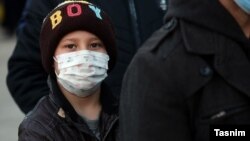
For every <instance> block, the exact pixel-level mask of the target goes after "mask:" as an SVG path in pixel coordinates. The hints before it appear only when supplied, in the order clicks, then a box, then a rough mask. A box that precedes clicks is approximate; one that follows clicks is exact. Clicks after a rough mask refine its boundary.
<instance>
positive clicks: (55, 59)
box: [53, 56, 60, 77]
mask: <svg viewBox="0 0 250 141" xmlns="http://www.w3.org/2000/svg"><path fill="white" fill-rule="evenodd" d="M53 59H54V61H55V62H56V63H57V66H58V60H57V58H56V57H55V56H53ZM58 71H60V70H58ZM55 74H56V76H57V77H58V76H59V74H60V72H59V74H58V73H57V72H56V70H55Z"/></svg>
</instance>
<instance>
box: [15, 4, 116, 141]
mask: <svg viewBox="0 0 250 141" xmlns="http://www.w3.org/2000/svg"><path fill="white" fill-rule="evenodd" d="M39 41H40V50H41V56H42V57H41V58H42V63H43V67H44V69H45V70H46V72H47V73H48V74H49V79H48V85H49V87H50V92H48V94H47V95H46V96H44V97H43V98H41V99H40V101H39V102H38V103H37V105H36V106H35V108H33V110H32V111H31V112H29V114H27V115H26V117H25V118H24V120H23V121H22V123H21V124H20V126H19V131H18V137H19V138H18V140H19V141H52V140H53V141H76V140H81V141H90V140H91V141H100V140H102V141H116V138H117V137H118V136H117V135H118V134H117V133H118V132H117V131H118V106H117V104H115V103H117V102H118V101H117V100H116V99H115V98H114V95H112V93H111V91H110V90H109V88H108V86H107V85H105V84H104V83H103V80H104V79H105V78H106V77H107V76H108V75H107V73H109V72H111V70H112V68H113V67H114V65H115V61H116V55H117V52H116V45H115V33H114V28H113V26H112V23H111V20H110V18H109V16H108V15H107V14H106V13H105V12H104V11H102V10H101V9H100V8H99V7H97V6H95V5H93V4H91V3H89V2H86V1H65V2H63V3H61V4H59V5H58V6H57V7H56V8H55V9H53V10H52V11H51V12H50V13H49V14H48V16H46V18H45V19H44V22H43V24H42V28H41V36H40V40H39ZM37 81H38V80H37ZM35 94H36V93H34V95H35Z"/></svg>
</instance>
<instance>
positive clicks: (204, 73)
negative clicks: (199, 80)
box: [200, 66, 213, 76]
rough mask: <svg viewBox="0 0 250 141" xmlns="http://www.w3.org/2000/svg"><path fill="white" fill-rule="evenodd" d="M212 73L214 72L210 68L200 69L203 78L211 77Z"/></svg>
mask: <svg viewBox="0 0 250 141" xmlns="http://www.w3.org/2000/svg"><path fill="white" fill-rule="evenodd" d="M212 73H213V70H212V69H211V68H210V67H208V66H206V67H202V68H200V74H201V75H202V76H210V75H211V74H212Z"/></svg>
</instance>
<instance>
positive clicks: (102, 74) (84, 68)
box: [54, 50, 109, 97]
mask: <svg viewBox="0 0 250 141" xmlns="http://www.w3.org/2000/svg"><path fill="white" fill-rule="evenodd" d="M54 60H55V61H56V62H57V63H58V70H59V72H60V73H59V74H57V73H56V75H57V80H58V82H59V83H60V84H61V85H62V86H63V87H64V88H65V89H66V90H67V91H69V92H71V93H72V94H75V95H77V96H79V97H86V96H88V95H90V94H92V93H93V92H95V91H96V90H97V89H98V88H99V87H100V84H101V82H102V81H103V80H104V79H105V78H106V77H107V69H108V61H109V56H108V55H107V54H105V53H100V52H95V51H89V50H82V51H77V52H72V53H65V54H61V55H58V56H56V57H54Z"/></svg>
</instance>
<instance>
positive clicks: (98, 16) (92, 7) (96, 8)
mask: <svg viewBox="0 0 250 141" xmlns="http://www.w3.org/2000/svg"><path fill="white" fill-rule="evenodd" d="M89 8H90V9H91V10H93V11H94V12H95V15H96V17H97V18H99V19H101V20H102V17H101V14H100V13H101V10H100V9H99V8H98V7H95V6H93V5H89Z"/></svg>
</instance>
